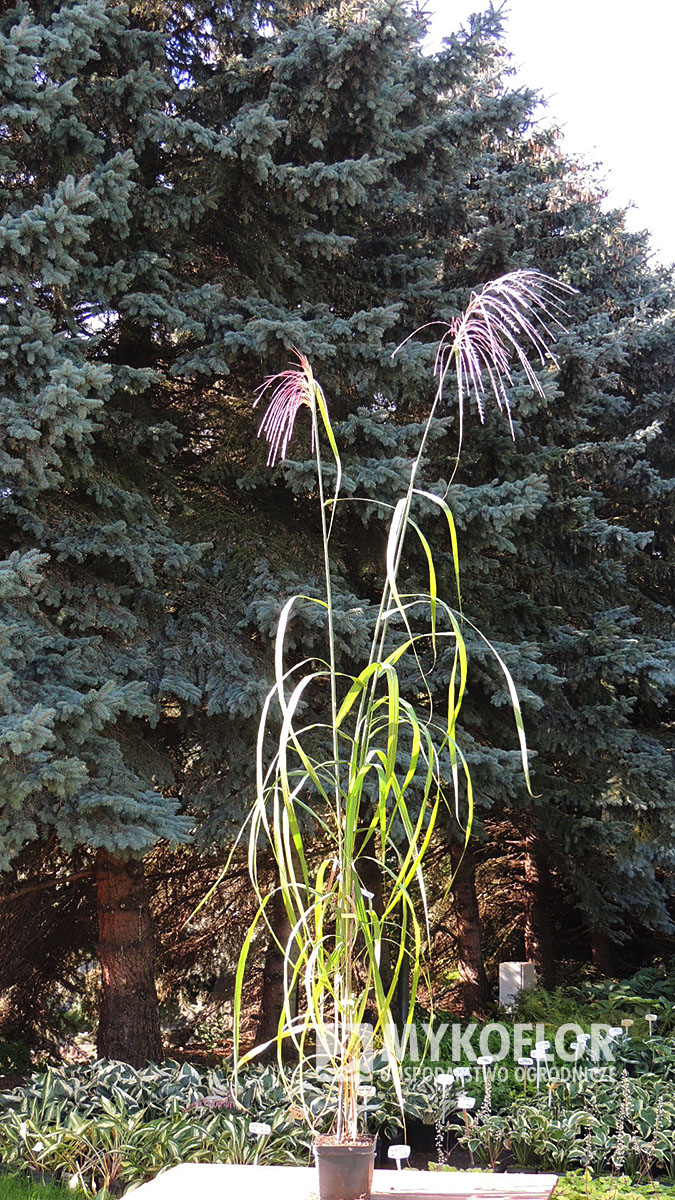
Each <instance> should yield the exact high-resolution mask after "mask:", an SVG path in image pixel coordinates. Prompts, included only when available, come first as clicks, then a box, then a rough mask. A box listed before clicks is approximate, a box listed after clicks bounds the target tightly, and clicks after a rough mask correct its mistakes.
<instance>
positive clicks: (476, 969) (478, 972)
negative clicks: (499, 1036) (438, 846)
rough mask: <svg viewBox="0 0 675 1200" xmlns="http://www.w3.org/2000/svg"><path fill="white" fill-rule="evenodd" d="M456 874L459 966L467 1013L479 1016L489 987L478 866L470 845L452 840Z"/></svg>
mask: <svg viewBox="0 0 675 1200" xmlns="http://www.w3.org/2000/svg"><path fill="white" fill-rule="evenodd" d="M450 858H451V862H452V869H453V872H454V873H455V882H454V884H453V886H452V895H453V900H454V904H455V915H456V918H457V967H458V970H459V981H460V985H461V989H462V999H463V1001H464V1008H465V1010H466V1013H467V1016H469V1015H471V1016H480V1015H482V1014H483V1013H484V1012H485V1008H486V1005H487V1003H488V1000H489V989H488V982H487V976H486V974H485V965H484V963H483V951H482V947H481V939H480V914H479V911H478V897H477V895H476V867H475V862H474V857H473V851H472V849H471V846H470V845H469V846H467V848H466V850H464V847H463V845H461V844H460V843H459V842H456V841H454V840H453V841H451V842H450Z"/></svg>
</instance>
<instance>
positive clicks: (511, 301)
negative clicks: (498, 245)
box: [235, 270, 565, 1142]
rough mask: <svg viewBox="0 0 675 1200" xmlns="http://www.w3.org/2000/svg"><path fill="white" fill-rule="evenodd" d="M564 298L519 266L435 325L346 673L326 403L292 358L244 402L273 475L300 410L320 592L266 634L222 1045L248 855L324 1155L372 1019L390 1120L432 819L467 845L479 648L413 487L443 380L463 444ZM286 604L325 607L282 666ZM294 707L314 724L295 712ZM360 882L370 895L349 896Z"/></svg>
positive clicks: (443, 503) (356, 1080) (288, 1031)
mask: <svg viewBox="0 0 675 1200" xmlns="http://www.w3.org/2000/svg"><path fill="white" fill-rule="evenodd" d="M564 290H565V289H564V288H563V287H562V286H561V285H559V284H557V283H555V282H554V281H553V280H551V279H549V278H548V277H546V276H544V275H542V274H540V273H538V272H536V271H529V270H522V271H516V272H514V273H512V274H509V275H506V276H504V277H502V278H501V279H498V280H496V281H495V282H493V283H491V284H488V285H487V286H485V287H484V288H483V289H482V290H481V291H480V292H478V293H475V294H473V295H472V296H471V298H470V301H469V304H468V307H467V309H466V311H465V312H464V313H463V314H462V316H461V317H459V318H457V319H456V320H454V321H452V322H451V324H450V325H449V326H446V327H445V328H444V331H443V335H442V337H441V340H440V343H439V344H438V349H437V354H436V364H435V372H436V390H435V395H434V398H433V401H432V403H431V406H430V412H429V415H428V419H427V422H426V424H425V426H424V427H423V432H422V435H421V439H420V444H419V448H418V453H417V455H416V457H415V459H414V461H413V462H412V464H411V467H410V471H409V475H408V478H407V481H405V482H404V486H403V488H402V494H401V497H400V499H399V500H398V501H397V502H396V503H395V504H393V505H389V506H387V505H384V504H383V505H381V508H382V509H383V510H386V509H388V521H389V531H388V537H387V542H386V553H385V554H384V558H383V562H382V564H381V567H382V590H381V595H380V598H379V607H378V609H377V616H376V618H375V620H374V623H373V627H372V630H371V636H370V654H369V656H368V658H367V660H366V661H364V662H363V664H362V665H361V666H360V667H359V668H358V669H357V670H356V671H355V672H353V673H346V672H345V671H343V670H342V669H341V666H340V664H339V662H338V654H337V649H336V639H335V629H334V606H333V564H332V561H331V537H332V533H333V529H334V527H335V523H336V522H337V521H339V519H340V511H341V508H340V501H341V493H340V486H341V474H342V468H341V461H340V453H339V449H338V445H337V441H336V437H335V433H334V429H333V426H332V423H331V418H330V413H329V404H328V402H327V400H326V397H325V396H324V392H323V390H322V388H321V386H320V384H319V382H318V381H317V379H316V378H315V377H314V373H313V371H312V367H311V365H310V363H309V361H308V360H307V358H306V357H305V356H304V355H302V354H300V355H298V360H297V364H296V365H294V366H292V367H291V368H289V369H288V370H286V371H283V372H282V373H281V374H279V375H277V376H275V377H273V378H272V379H270V380H268V381H267V383H266V384H265V385H264V386H263V388H262V389H261V397H260V399H262V400H264V401H268V407H267V409H266V411H265V414H264V416H263V419H262V424H261V427H260V428H261V432H262V433H263V434H264V435H265V436H266V437H267V438H268V441H269V446H270V452H269V464H270V465H274V463H275V461H276V460H277V458H279V457H282V458H283V456H284V455H285V454H286V452H287V449H288V446H289V442H290V439H291V437H292V434H293V428H294V422H295V420H296V418H297V416H298V414H299V413H306V414H307V415H308V416H309V420H310V423H311V434H312V445H313V450H314V455H315V465H316V494H317V502H318V508H319V516H320V520H321V528H322V533H323V570H324V588H325V591H324V594H323V596H320V597H316V596H311V595H295V596H292V597H291V598H290V599H289V600H288V601H287V602H286V603H285V604H284V606H283V608H282V610H281V614H280V617H279V622H278V629H277V634H276V643H275V656H274V685H273V687H272V688H271V689H270V692H269V694H268V696H267V699H266V701H265V703H264V706H263V711H262V716H261V719H260V726H259V734H258V742H257V751H256V757H257V794H256V798H255V803H254V805H253V808H252V811H251V814H250V818H249V864H250V873H251V879H252V882H253V887H254V889H255V891H256V894H257V897H258V900H259V910H258V914H257V916H256V919H255V921H254V922H253V925H252V926H251V928H250V930H249V931H248V935H247V937H246V940H245V944H244V947H243V950H242V954H241V958H240V962H239V967H238V972H237V979H236V990H235V1025H236V1028H237V1043H236V1049H237V1053H240V1044H239V1034H238V1030H239V1026H240V1021H241V1015H242V1000H243V988H244V979H245V972H246V967H247V962H248V958H249V952H250V949H251V945H252V943H253V940H254V937H255V935H256V932H257V931H258V928H259V926H260V925H261V923H262V924H264V923H267V924H268V925H269V931H270V934H271V936H273V937H274V936H276V935H275V932H274V930H273V929H272V927H271V923H270V922H269V921H268V906H269V903H270V900H271V896H270V895H269V894H265V893H264V891H263V887H262V884H261V877H262V875H261V873H260V872H259V861H260V859H261V856H265V859H266V860H267V859H268V858H269V854H270V852H271V855H272V856H273V858H274V860H275V863H276V868H277V871H278V878H279V888H280V892H281V896H282V897H283V903H284V905H285V907H286V911H287V915H288V920H289V922H290V930H291V932H290V936H289V938H288V941H287V942H286V944H284V945H283V946H282V947H281V949H282V951H283V954H284V963H285V983H284V986H285V1001H284V1007H283V1012H282V1015H281V1019H280V1021H279V1026H278V1036H277V1046H278V1051H279V1058H280V1062H281V1061H282V1048H283V1046H284V1043H287V1042H291V1043H292V1045H293V1047H294V1049H295V1053H296V1055H297V1058H298V1060H299V1064H300V1066H299V1070H298V1073H297V1075H296V1082H297V1083H298V1085H299V1089H300V1093H301V1094H302V1090H303V1078H304V1074H303V1069H304V1066H305V1065H306V1064H307V1063H308V1062H309V1061H310V1057H311V1055H313V1054H315V1053H318V1054H320V1055H321V1057H322V1060H323V1063H324V1067H325V1071H324V1074H325V1079H326V1088H327V1089H328V1090H330V1089H333V1090H334V1093H335V1110H336V1120H335V1130H334V1133H335V1139H336V1141H337V1142H342V1141H349V1140H355V1139H357V1137H358V1133H359V1098H358V1088H359V1085H360V1084H362V1083H363V1082H365V1081H364V1079H363V1077H362V1075H361V1074H360V1070H361V1066H362V1060H363V1043H362V1030H363V1026H364V1024H365V1023H366V1022H367V1021H368V1018H369V1017H371V1018H372V1025H373V1026H374V1037H375V1039H376V1041H378V1043H379V1040H380V1039H383V1046H384V1052H385V1055H386V1057H387V1066H388V1070H389V1071H390V1073H391V1077H392V1079H393V1083H394V1088H395V1091H396V1093H397V1095H398V1099H399V1103H400V1104H401V1107H403V1094H402V1087H401V1076H400V1053H401V1047H400V1044H398V1046H397V1047H396V1048H395V1047H394V1044H393V1041H392V1039H390V1038H388V1037H387V1032H388V1030H389V1028H390V1027H391V1024H392V1002H393V998H394V995H395V993H396V989H397V984H398V980H399V978H400V977H401V976H402V975H403V973H406V974H409V977H410V978H409V1012H408V1013H404V1014H403V1019H404V1021H405V1020H406V1019H407V1018H409V1017H410V1015H411V1014H412V1012H413V1008H414V1005H415V1000H416V997H417V993H418V987H419V983H420V979H421V977H422V971H423V962H424V946H425V940H426V938H427V936H428V925H427V919H428V914H427V903H426V893H425V883H424V873H423V864H424V858H425V854H426V851H427V849H428V847H429V844H430V842H431V839H432V837H433V835H434V830H435V828H436V824H437V820H438V816H439V812H440V811H441V808H442V806H446V807H447V808H448V809H449V810H450V812H451V813H452V814H453V817H454V819H455V820H456V822H457V826H458V836H460V837H461V838H463V839H465V840H466V839H467V838H468V837H469V831H470V828H471V818H472V786H471V776H470V773H469V768H468V764H467V761H466V758H465V756H464V754H463V753H462V749H461V745H460V736H459V722H460V713H461V709H462V703H463V700H464V696H465V692H466V688H467V683H468V679H469V663H468V653H467V644H466V635H467V631H469V630H470V632H471V636H472V637H481V636H482V635H481V634H480V632H479V630H478V629H477V627H476V626H475V625H474V624H473V623H472V622H471V621H470V620H469V618H468V615H467V614H466V613H463V611H462V604H461V595H460V587H459V558H458V547H457V535H456V529H455V523H454V520H453V515H452V509H451V505H450V504H449V503H448V502H447V500H446V499H445V498H444V497H443V496H441V495H439V494H438V493H437V492H432V491H429V490H426V489H424V488H423V487H421V485H420V483H419V476H420V467H421V464H422V460H423V456H424V453H425V448H426V446H427V442H428V439H429V435H430V432H431V429H432V425H433V422H434V420H435V419H436V416H437V414H438V413H439V409H440V407H441V405H442V403H443V399H444V396H445V395H446V394H447V391H448V382H449V379H450V378H453V379H454V380H455V385H456V388H457V400H458V403H459V413H460V445H461V429H462V413H463V411H464V407H465V403H466V401H467V399H469V398H471V397H473V398H474V399H475V401H476V403H477V405H478V409H479V412H480V414H481V416H482V415H483V411H484V406H485V403H486V401H487V400H488V399H489V398H490V397H491V398H493V399H494V400H495V401H496V403H497V404H498V406H499V407H500V409H506V411H507V412H508V411H509V400H508V387H509V384H510V382H511V374H510V371H511V365H512V363H513V362H515V363H516V364H517V366H518V367H519V369H520V371H521V372H524V375H525V379H526V380H527V381H528V382H529V384H530V385H531V386H532V387H533V388H535V389H536V390H538V391H539V392H541V391H542V387H541V384H540V381H539V378H538V376H537V374H536V373H535V370H534V367H533V365H532V363H531V361H530V357H529V355H530V354H532V353H533V354H534V355H535V356H538V357H539V359H540V362H541V364H546V363H547V362H551V361H552V356H551V352H550V349H549V345H550V341H551V338H552V325H553V324H555V322H556V318H555V312H556V310H557V309H558V306H559V298H560V295H561V293H562V292H563V291H564ZM374 500H375V502H376V503H377V502H378V501H377V498H376V497H375V498H374ZM429 511H435V512H436V513H437V514H438V517H439V519H440V521H441V523H442V525H443V527H444V529H445V537H446V541H445V545H444V547H443V549H444V551H445V552H446V553H449V555H450V559H451V562H452V564H453V576H454V582H453V595H452V596H451V597H447V596H444V595H441V594H439V590H438V586H437V579H438V571H437V557H436V555H435V553H434V550H433V549H432V545H431V544H430V541H429V540H428V537H427V535H426V533H425V532H424V531H423V529H422V527H421V523H420V514H424V513H426V512H429ZM409 539H410V540H414V541H416V542H417V545H418V547H419V548H420V549H421V553H422V560H423V561H424V562H425V563H426V585H425V587H424V590H423V591H417V590H416V591H413V590H411V589H410V587H409V585H408V584H407V582H406V579H405V577H404V566H405V562H406V559H405V556H404V549H405V546H406V542H407V541H408V540H409ZM301 605H304V606H311V607H313V609H314V610H318V612H319V613H321V614H322V616H323V618H324V622H325V653H324V655H323V656H322V657H318V656H317V655H314V654H313V655H312V657H305V658H300V660H299V661H290V660H289V654H288V642H289V629H290V627H291V623H292V620H293V616H294V613H295V611H296V609H297V608H298V607H299V606H301ZM483 640H484V641H485V642H486V643H487V645H488V647H489V649H490V650H491V652H492V654H493V655H494V659H495V661H496V663H497V664H498V666H499V667H500V668H501V671H502V672H503V676H504V679H505V682H506V686H507V689H508V693H509V695H510V699H511V704H512V708H513V714H514V718H515V725H516V730H517V737H518V740H519V745H520V752H521V755H522V765H523V771H524V774H525V779H526V780H527V750H526V743H525V735H524V731H523V722H522V718H521V711H520V706H519V702H518V697H517V693H516V688H515V686H514V683H513V680H512V678H511V676H510V674H509V672H508V670H507V668H506V666H505V664H504V663H503V661H502V660H501V658H500V657H499V654H498V653H497V651H496V650H495V649H494V648H493V647H492V646H491V645H490V643H489V642H487V639H483ZM441 657H442V658H443V659H444V660H445V661H446V662H448V661H449V662H450V670H449V687H448V691H447V702H446V703H445V705H444V709H443V711H442V712H441V711H440V710H439V709H438V708H437V707H435V706H434V704H433V703H432V687H431V684H430V673H431V672H432V671H433V669H434V665H435V663H436V662H437V661H438V660H439V659H440V658H441ZM411 678H412V679H415V684H414V687H411V686H410V682H409V681H410V679H411ZM308 711H311V712H313V713H323V714H325V715H324V716H323V717H321V716H319V717H316V718H314V717H308V716H307V712H308ZM528 786H529V785H528ZM317 848H318V849H317ZM374 874H375V876H376V877H377V878H378V881H379V883H378V891H377V894H375V893H373V892H371V891H369V889H368V887H367V883H366V880H368V879H372V878H373V875H374ZM385 961H386V963H387V969H386V970H385V967H384V964H385ZM403 1049H405V1047H403ZM247 1057H249V1056H248V1055H246V1056H243V1061H245V1060H246V1058H247ZM309 1115H310V1116H311V1113H310V1114H309Z"/></svg>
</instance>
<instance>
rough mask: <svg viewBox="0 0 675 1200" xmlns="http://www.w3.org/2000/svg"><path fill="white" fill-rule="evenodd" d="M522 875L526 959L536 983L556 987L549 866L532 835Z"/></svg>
mask: <svg viewBox="0 0 675 1200" xmlns="http://www.w3.org/2000/svg"><path fill="white" fill-rule="evenodd" d="M523 871H524V875H525V896H526V899H525V923H524V929H523V932H524V937H525V957H526V959H528V960H529V961H530V962H533V963H534V965H535V967H536V971H537V982H538V983H541V984H542V985H543V986H544V987H545V988H552V987H555V960H554V956H553V936H552V932H551V922H550V918H549V913H550V911H551V908H550V905H551V879H550V874H549V870H548V863H547V862H546V859H545V858H544V855H543V853H542V849H541V845H540V842H539V839H538V838H537V837H536V836H535V835H534V834H531V835H529V836H528V837H527V838H526V839H525V852H524V861H523Z"/></svg>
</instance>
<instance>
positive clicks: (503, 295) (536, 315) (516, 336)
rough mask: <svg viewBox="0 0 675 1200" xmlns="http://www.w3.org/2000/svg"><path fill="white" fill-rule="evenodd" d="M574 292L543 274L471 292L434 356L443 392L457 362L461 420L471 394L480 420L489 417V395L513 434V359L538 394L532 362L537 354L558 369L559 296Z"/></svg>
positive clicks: (515, 274) (512, 276) (524, 274)
mask: <svg viewBox="0 0 675 1200" xmlns="http://www.w3.org/2000/svg"><path fill="white" fill-rule="evenodd" d="M574 290H575V289H574V288H572V287H569V286H568V285H567V284H565V283H559V282H558V281H557V280H555V279H552V278H551V277H550V276H549V275H544V274H543V273H542V272H541V271H534V270H520V271H511V272H509V274H508V275H502V276H501V278H499V279H495V280H493V281H492V282H491V283H487V284H486V285H485V287H483V288H481V290H480V291H479V292H472V293H471V297H470V299H469V303H468V305H467V307H466V309H465V311H464V313H463V315H462V316H461V317H457V318H455V319H454V320H453V321H451V322H450V324H449V325H448V327H447V330H446V332H445V333H444V334H443V337H442V338H441V341H440V343H439V346H438V350H437V352H436V363H435V367H434V373H435V375H436V376H437V377H438V380H439V389H442V387H443V383H444V380H445V376H446V373H447V371H448V368H449V366H450V364H451V362H452V360H453V359H454V360H455V370H456V373H457V391H458V399H459V410H460V420H461V417H462V413H463V407H464V399H465V397H468V396H471V394H473V397H474V399H475V401H476V407H477V408H478V413H479V416H480V419H481V421H483V420H484V419H485V395H486V392H488V391H489V392H491V393H492V395H493V396H494V398H495V400H496V402H497V405H498V407H499V409H500V411H501V410H502V409H505V410H506V413H507V414H508V418H509V424H510V425H511V433H512V434H513V422H512V420H511V407H510V404H509V398H508V394H507V391H506V385H507V384H511V383H512V382H513V381H512V378H511V363H512V360H513V359H515V360H517V362H518V363H519V364H520V366H521V367H522V369H523V371H524V372H525V376H526V378H527V381H528V383H529V385H530V387H531V388H532V389H533V391H535V392H537V393H538V395H540V396H543V395H544V391H543V388H542V386H541V383H540V381H539V378H538V376H537V374H536V372H535V370H534V367H533V366H532V363H531V362H530V360H529V358H528V351H529V352H530V353H531V352H532V351H534V353H535V354H536V356H537V357H538V358H539V362H540V363H541V365H542V366H543V365H544V364H545V363H546V362H547V361H548V362H551V363H552V364H553V365H554V366H557V362H556V359H555V357H554V355H553V354H552V352H551V350H550V343H552V342H554V341H555V336H556V335H555V330H554V329H553V328H551V326H557V328H558V329H562V328H563V326H562V324H561V322H560V321H559V320H558V317H557V316H556V312H561V311H562V306H561V303H560V298H559V297H560V295H562V294H565V293H566V294H571V293H573V292H574Z"/></svg>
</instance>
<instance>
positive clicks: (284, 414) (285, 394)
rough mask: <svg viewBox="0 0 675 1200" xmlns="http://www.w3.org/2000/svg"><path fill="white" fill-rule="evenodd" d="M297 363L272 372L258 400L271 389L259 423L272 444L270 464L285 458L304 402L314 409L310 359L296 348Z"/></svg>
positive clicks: (313, 387)
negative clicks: (274, 373) (295, 365)
mask: <svg viewBox="0 0 675 1200" xmlns="http://www.w3.org/2000/svg"><path fill="white" fill-rule="evenodd" d="M294 353H295V354H296V356H297V360H298V366H297V367H289V368H288V370H286V371H280V372H279V374H278V375H270V377H269V379H266V380H265V382H264V383H263V384H262V386H261V387H259V388H258V395H257V399H256V401H255V403H256V404H257V403H258V401H259V400H262V398H263V396H264V395H265V393H266V392H269V391H270V390H271V392H272V396H271V399H270V403H269V405H268V407H267V410H266V412H265V415H264V417H263V419H262V421H261V422H260V428H259V430H258V436H259V437H260V435H261V434H264V436H265V437H266V438H267V441H268V443H269V448H270V449H269V454H268V456H267V465H268V467H273V466H274V464H275V462H276V461H277V458H282V459H283V458H285V457H286V451H287V449H288V443H289V442H290V440H291V437H292V436H293V428H294V426H295V418H296V417H297V415H298V412H299V411H300V409H301V408H302V406H303V405H304V404H306V405H307V406H308V408H309V409H310V411H312V412H313V411H314V405H315V396H316V385H315V382H314V376H313V374H312V368H311V367H310V365H309V360H308V359H307V358H306V357H305V355H304V354H301V353H300V351H299V350H296V351H294ZM312 449H314V422H312Z"/></svg>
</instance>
